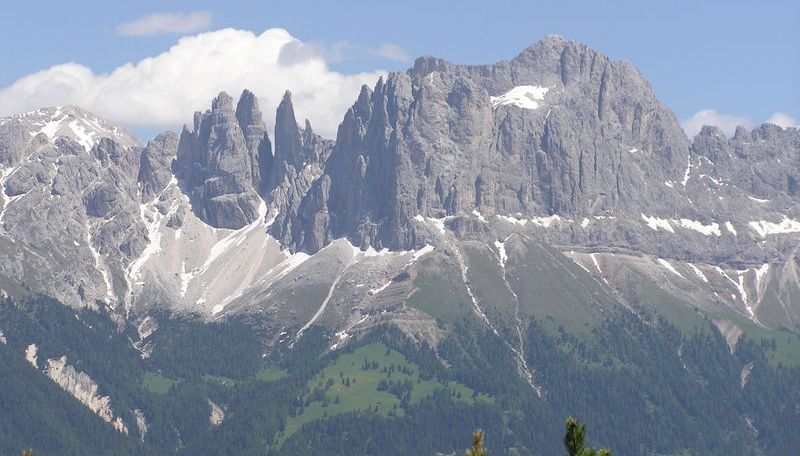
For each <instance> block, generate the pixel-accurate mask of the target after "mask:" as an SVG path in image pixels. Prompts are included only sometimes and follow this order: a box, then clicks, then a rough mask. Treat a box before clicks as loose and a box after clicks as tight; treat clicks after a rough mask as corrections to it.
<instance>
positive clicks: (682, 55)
mask: <svg viewBox="0 0 800 456" xmlns="http://www.w3.org/2000/svg"><path fill="white" fill-rule="evenodd" d="M562 3H567V2H556V1H517V2H511V1H493V2H487V1H481V2H478V1H440V2H431V1H429V2H424V1H408V2H382V1H374V0H373V1H342V0H340V1H336V2H304V1H292V2H286V1H282V2H276V1H261V2H242V1H226V2H225V3H224V5H223V4H222V3H221V2H211V1H192V2H181V1H157V2H156V1H138V2H122V1H119V2H113V1H112V2H108V1H105V2H99V1H98V2H95V1H86V2H52V3H49V4H48V5H47V6H46V7H44V6H43V5H42V3H41V2H13V3H10V2H9V3H7V4H5V5H4V13H3V14H2V16H0V39H2V41H3V42H4V43H5V46H4V49H5V51H4V52H3V56H2V58H0V68H2V69H1V70H0V93H2V90H3V88H8V87H9V86H11V85H12V84H14V83H15V81H18V80H19V79H20V78H22V77H25V76H26V75H30V74H32V73H34V72H37V71H40V70H45V69H47V68H50V67H52V66H53V65H57V64H62V63H67V62H75V63H78V64H80V65H81V66H83V67H87V68H88V69H90V70H91V71H92V72H93V73H94V74H95V75H101V74H103V73H109V72H111V71H113V70H115V69H117V68H118V67H120V66H122V65H125V64H126V63H129V62H134V63H136V62H139V61H141V60H142V59H145V58H147V57H151V56H156V55H159V54H160V53H164V52H166V51H168V50H169V49H170V47H171V46H173V45H175V43H176V42H177V40H178V38H179V37H180V36H182V35H196V34H198V33H203V32H204V31H212V30H218V29H221V28H227V27H230V28H235V29H240V30H249V31H251V32H253V33H254V34H255V35H259V34H260V33H261V32H263V31H264V30H267V29H270V28H276V27H277V28H283V29H285V30H286V31H288V33H289V34H291V37H293V38H295V39H297V40H300V41H302V42H304V43H308V44H313V45H314V48H313V49H314V50H315V52H317V54H318V55H317V56H318V57H319V58H322V59H323V60H324V61H325V63H326V64H327V66H328V68H329V70H332V71H334V72H338V73H343V74H346V75H349V74H356V73H358V74H361V76H360V78H361V80H365V81H367V80H369V79H370V78H371V77H372V76H374V74H377V73H375V71H377V70H388V71H392V70H403V69H405V68H407V67H408V66H409V65H410V64H411V63H412V62H411V61H410V60H408V59H406V58H404V57H405V56H409V57H410V58H411V59H413V57H415V56H418V55H423V54H430V55H436V56H440V57H444V58H446V59H448V60H451V61H453V62H456V63H491V62H494V61H497V60H502V59H509V58H512V57H514V56H515V55H516V54H517V53H519V52H520V51H521V50H522V49H524V48H525V47H527V46H529V45H531V44H533V43H534V42H536V41H537V40H538V39H540V38H541V37H542V36H544V35H546V34H548V33H557V34H560V35H562V36H564V37H566V38H570V39H575V40H577V41H581V42H584V43H586V44H588V45H589V46H591V47H593V48H595V49H597V50H600V51H601V52H603V53H605V54H607V55H609V56H611V57H612V58H614V59H625V60H629V61H631V62H633V63H634V64H635V65H636V66H637V67H638V68H639V69H640V70H641V71H642V73H643V74H644V76H645V77H646V78H647V79H648V80H649V81H650V82H651V84H652V85H653V88H654V89H655V92H656V94H657V96H658V97H659V98H660V99H661V100H662V101H664V102H665V103H666V104H668V105H669V106H670V107H671V108H672V109H673V110H674V111H675V112H676V114H677V115H678V117H679V118H680V119H684V120H685V119H689V118H691V117H692V116H693V115H695V114H696V113H698V112H700V111H703V110H709V109H710V110H714V111H715V112H716V114H715V115H719V116H724V115H728V116H730V118H729V121H731V122H739V123H748V122H750V123H752V124H758V123H760V122H762V121H764V120H766V119H768V118H770V117H771V116H772V115H773V114H774V113H775V112H781V113H784V114H786V115H788V116H790V117H792V118H794V119H800V90H798V88H797V83H798V81H800V27H798V24H800V2H797V1H788V0H787V1H758V2H756V1H753V2H740V1H702V2H701V1H658V2H656V1H641V0H639V1H614V2H612V1H573V2H568V3H567V4H562ZM198 11H200V12H203V14H206V16H203V17H200V18H199V19H198V18H197V17H195V18H194V19H196V20H199V22H198V23H196V24H195V27H194V28H196V29H197V30H191V29H192V24H189V25H188V26H187V27H188V28H185V29H184V31H183V32H182V33H181V32H176V33H161V34H153V35H150V36H130V33H129V34H128V35H126V34H125V33H121V29H120V27H119V26H120V25H121V24H125V23H130V22H131V21H134V20H136V19H137V18H141V17H143V16H147V15H151V14H155V13H163V12H174V13H191V12H198ZM184 19H185V18H184ZM195 22H197V21H195ZM204 22H207V24H205V23H204ZM173 26H174V24H173ZM179 28H180V27H179ZM134 32H135V29H134ZM140 32H141V31H140ZM145 32H146V30H145V31H144V32H141V33H140V34H142V33H145ZM232 42H235V41H232ZM12 49H13V51H12ZM309 49H311V48H309ZM387 50H388V51H387ZM255 70H257V69H255ZM255 70H254V71H255ZM230 71H236V70H235V69H233V68H232V69H230ZM326 74H327V73H326ZM266 76H267V75H266V74H265V77H266ZM196 77H198V78H201V77H202V75H197V76H196ZM309 77H311V76H309ZM356 79H358V78H354V79H353V81H349V80H348V82H345V83H343V84H344V87H347V90H350V87H351V86H356V85H359V84H360V82H359V83H358V84H356V82H358V81H356ZM92 81H93V82H91V83H95V82H94V81H95V80H94V79H93V80H92ZM31 90H32V89H31ZM37 90H38V89H37ZM300 90H301V91H302V90H303V88H301V89H300ZM308 90H311V89H308ZM267 91H269V92H270V94H269V97H268V98H266V99H265V100H266V101H267V102H268V103H269V104H271V102H272V100H273V98H275V97H276V96H277V95H276V96H273V95H271V93H272V92H277V89H276V90H273V89H272V88H271V87H269V88H267ZM6 92H7V95H8V96H11V94H16V95H15V96H16V97H17V99H19V98H20V95H18V94H19V93H23V94H28V93H29V92H10V91H8V90H6ZM213 95H214V94H213V93H204V94H202V99H204V100H208V99H210V98H211V97H212V96H213ZM259 95H260V94H259ZM48 97H50V98H48ZM53 97H56V95H54V94H48V95H47V96H42V97H41V100H43V101H49V100H50V99H51V98H53ZM347 97H350V94H349V93H348V94H347ZM30 98H31V102H33V101H37V100H39V98H36V97H30ZM312 98H313V97H312V96H311V95H309V96H307V97H306V100H308V101H307V103H308V105H309V106H310V105H311V103H312V101H311V100H312ZM77 99H78V100H80V99H81V98H80V97H78V98H77ZM67 101H70V100H67ZM337 103H339V102H338V101H336V102H333V101H330V103H329V105H330V106H329V107H328V109H333V108H332V107H331V106H337V107H338V106H339V105H338V104H337ZM26 106H27V105H25V104H24V103H21V102H19V100H16V101H15V102H14V103H10V104H9V103H7V104H6V105H3V104H2V102H1V101H0V113H2V114H8V113H9V112H2V111H4V110H5V111H9V110H14V109H15V107H19V109H21V108H22V107H26ZM192 106H194V105H192ZM98 109H99V110H100V111H104V110H105V112H108V113H111V117H113V112H114V110H113V109H111V108H109V107H107V106H106V107H103V106H102V105H100V106H99V108H98ZM301 110H302V109H301ZM105 112H101V114H105ZM307 112H308V113H309V115H310V117H311V118H312V121H313V120H315V119H314V115H315V114H316V115H317V116H320V117H323V116H321V115H320V114H319V113H318V112H317V110H315V109H312V108H310V107H309V108H308V109H307ZM342 114H343V112H342V113H340V114H338V115H339V116H341V115H342ZM706 114H707V116H706V118H707V119H710V121H712V122H713V121H720V122H722V121H724V120H725V118H724V117H714V115H708V113H706ZM187 116H188V114H187ZM709 116H710V117H709ZM140 117H147V115H146V114H142V115H140ZM719 119H722V120H719ZM115 120H116V119H115ZM121 121H122V122H123V124H125V123H129V124H132V128H134V129H139V130H142V129H145V130H146V129H147V128H155V126H153V125H147V123H146V122H143V123H141V124H139V123H137V122H134V121H131V120H130V119H122V120H121ZM165 122H166V120H165ZM325 122H327V123H330V122H331V121H327V120H325V119H323V120H322V123H323V124H325ZM326 125H327V124H326ZM157 126H160V124H159V125H157ZM328 128H330V127H328Z"/></svg>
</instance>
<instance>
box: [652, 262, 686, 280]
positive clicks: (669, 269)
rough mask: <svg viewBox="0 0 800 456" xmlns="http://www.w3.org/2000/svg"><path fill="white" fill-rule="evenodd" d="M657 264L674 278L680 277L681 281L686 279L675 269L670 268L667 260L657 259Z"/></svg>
mask: <svg viewBox="0 0 800 456" xmlns="http://www.w3.org/2000/svg"><path fill="white" fill-rule="evenodd" d="M658 264H660V265H661V266H664V268H666V269H667V270H668V271H669V272H671V273H673V274H675V275H676V276H678V277H680V278H681V279H685V278H686V277H684V276H683V274H681V273H680V272H678V270H677V269H675V267H674V266H672V264H671V263H670V262H669V261H667V260H665V259H663V258H659V259H658Z"/></svg>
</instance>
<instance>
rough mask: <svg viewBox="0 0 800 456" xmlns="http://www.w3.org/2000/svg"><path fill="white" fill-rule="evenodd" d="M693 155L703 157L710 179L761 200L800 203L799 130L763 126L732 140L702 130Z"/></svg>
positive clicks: (715, 131) (742, 131)
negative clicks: (788, 200) (779, 199)
mask: <svg viewBox="0 0 800 456" xmlns="http://www.w3.org/2000/svg"><path fill="white" fill-rule="evenodd" d="M692 152H693V153H694V154H697V155H698V156H700V157H703V158H704V159H705V160H704V164H705V165H708V166H709V167H710V168H711V169H710V170H708V173H707V174H709V175H711V176H713V177H716V178H717V179H718V180H721V181H725V182H728V183H729V184H730V185H732V186H734V187H736V188H739V189H741V190H743V191H746V192H749V193H750V194H751V195H752V196H754V197H756V198H758V199H768V200H769V199H776V198H790V199H792V200H794V201H798V199H800V130H798V129H796V128H787V129H783V128H781V127H778V126H776V125H772V124H764V125H762V126H760V127H758V128H755V129H753V130H752V131H750V132H747V131H746V130H745V129H744V128H741V127H740V128H738V129H737V130H736V133H735V134H734V136H733V138H730V139H728V138H727V137H726V136H725V134H724V133H722V132H721V131H720V130H718V129H717V128H714V127H703V129H702V130H701V132H700V134H698V135H697V136H696V137H695V138H694V142H693V143H692Z"/></svg>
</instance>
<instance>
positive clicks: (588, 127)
mask: <svg viewBox="0 0 800 456" xmlns="http://www.w3.org/2000/svg"><path fill="white" fill-rule="evenodd" d="M301 125H303V126H302V128H301V126H300V125H299V124H298V122H297V119H296V118H295V113H294V107H293V105H292V99H291V94H290V93H288V92H287V93H286V95H285V96H284V98H283V100H282V102H281V104H280V106H278V109H277V116H276V126H275V138H274V139H275V141H274V145H275V148H274V151H275V153H274V155H273V153H272V144H271V142H270V138H269V136H268V134H267V129H266V127H265V125H264V122H263V119H262V116H261V112H260V110H259V107H258V103H257V101H256V97H255V95H254V94H252V93H251V92H249V91H245V92H244V93H243V94H242V96H241V98H240V99H239V101H238V104H236V105H235V106H234V100H233V99H232V98H231V97H229V96H228V95H227V94H225V93H221V94H220V95H219V96H218V97H217V98H216V99H214V100H213V102H212V106H211V109H210V110H208V111H206V112H204V113H199V112H198V113H196V114H195V120H194V124H193V128H192V129H190V128H188V127H187V128H184V130H183V132H182V133H181V134H180V136H178V135H176V134H173V133H169V132H167V133H164V134H162V135H159V136H158V137H156V138H155V139H153V140H152V141H150V142H149V143H148V144H147V146H146V147H144V148H141V147H140V146H139V145H138V143H136V142H135V141H133V140H131V138H130V137H128V136H127V135H126V134H125V133H124V132H122V131H121V130H119V129H117V128H116V127H113V126H110V125H109V124H107V123H105V122H104V121H101V120H99V119H96V118H95V117H94V116H92V115H91V114H90V113H86V112H84V111H80V110H78V109H77V108H72V107H65V108H47V109H44V110H40V111H37V112H35V113H30V114H26V115H22V116H17V117H14V118H2V119H0V189H2V192H1V194H0V196H2V204H3V205H2V206H0V208H2V209H0V251H2V252H3V253H4V254H5V257H6V258H8V260H7V261H4V262H0V279H2V280H4V282H5V283H19V284H23V285H22V286H24V287H27V288H29V289H32V290H36V291H40V292H43V293H45V294H49V295H51V296H54V297H57V298H58V299H60V300H61V301H62V302H65V303H67V304H69V305H74V306H86V305H93V304H94V303H95V302H96V301H106V302H117V303H118V302H125V303H126V304H128V303H132V304H131V305H132V306H133V307H134V308H136V307H137V306H139V305H140V304H141V306H142V307H146V306H148V305H156V304H161V303H165V304H167V305H172V306H173V307H171V308H173V309H181V310H187V311H190V312H191V311H197V312H200V313H210V314H212V315H222V314H221V313H220V312H225V313H227V312H229V311H231V310H229V309H228V308H226V306H227V305H228V304H231V305H232V307H231V308H232V309H246V308H248V306H249V305H251V304H252V305H259V304H258V303H259V302H260V300H261V298H262V297H264V296H268V295H269V292H268V291H267V288H268V287H272V286H275V287H277V288H276V289H282V290H285V291H286V297H287V298H286V301H285V302H283V304H281V306H284V304H285V307H286V309H284V310H286V312H288V313H287V314H286V315H292V312H294V309H292V308H291V306H292V305H294V304H297V303H293V302H291V299H290V297H291V296H294V294H293V292H292V290H293V289H294V288H293V287H294V286H293V285H292V282H287V283H281V281H282V280H283V279H282V278H283V277H284V275H285V274H290V272H291V271H292V270H293V268H295V267H297V266H298V265H299V264H301V263H303V262H304V261H305V260H306V259H308V258H309V257H308V255H306V254H317V253H319V255H314V257H313V261H312V263H313V264H315V266H314V268H313V272H314V273H313V274H309V273H308V271H311V269H309V270H308V271H306V272H298V273H297V275H296V276H295V277H300V276H304V277H306V275H307V277H306V279H307V282H304V283H307V284H308V285H309V287H310V288H313V289H314V290H317V288H319V289H322V288H325V287H326V286H330V285H331V284H330V283H328V282H325V281H326V280H329V279H330V277H329V276H330V275H331V274H332V273H334V272H335V271H336V270H337V268H344V269H347V270H348V271H349V270H350V268H351V267H356V266H357V265H353V264H351V261H353V262H356V263H358V262H361V261H364V262H370V263H371V264H372V263H373V262H374V265H373V266H374V267H373V266H370V267H369V268H368V269H369V271H370V274H368V275H364V276H363V279H364V280H363V281H361V279H362V277H361V276H359V277H358V278H352V279H348V280H353V282H352V283H354V284H355V283H356V282H358V285H359V286H361V288H363V290H360V291H363V292H369V293H378V291H374V290H379V289H380V288H379V287H378V285H381V286H382V285H385V284H386V283H387V280H388V279H390V277H388V276H385V275H386V273H387V272H386V271H387V270H381V269H380V266H379V265H380V264H382V262H384V261H389V260H390V259H392V258H393V259H392V260H391V261H395V262H396V265H397V267H398V268H400V269H402V268H403V267H411V266H409V265H412V264H413V263H414V261H416V258H418V255H420V256H421V255H424V254H428V253H430V252H432V251H434V250H436V251H438V252H439V253H438V254H441V255H444V256H451V255H454V256H452V257H451V258H450V260H452V261H455V263H457V264H455V263H454V264H453V266H458V268H460V269H461V270H462V271H461V274H460V275H461V277H462V279H463V282H464V283H465V284H467V282H469V280H468V278H467V276H468V271H467V269H468V262H469V258H468V257H467V256H463V257H461V256H459V255H460V254H457V252H458V249H459V248H460V247H459V246H463V245H468V244H470V245H473V246H480V248H481V249H482V250H484V251H492V252H494V250H492V249H499V247H498V246H497V242H498V240H507V239H511V236H512V235H513V236H520V239H524V240H525V242H527V243H532V244H531V245H533V244H541V245H547V246H550V247H548V249H550V250H552V251H553V252H561V253H563V254H564V255H566V257H569V258H570V259H571V260H572V261H573V262H576V263H578V265H580V266H581V267H582V268H583V270H585V271H586V272H587V273H589V274H596V275H597V277H596V278H597V280H599V281H601V282H602V283H604V284H606V285H608V286H612V285H614V284H617V285H614V286H618V288H617V291H619V292H620V293H621V294H620V295H621V296H623V297H625V296H633V298H631V299H630V300H631V301H635V300H636V299H638V298H635V296H637V294H636V293H634V292H633V291H632V290H633V288H630V287H633V285H635V283H633V282H629V281H627V278H630V277H638V276H636V275H635V274H634V275H632V274H633V273H630V274H628V273H625V272H621V271H624V270H625V269H624V268H623V266H624V267H625V268H629V269H631V268H632V269H631V270H636V271H640V272H642V271H643V273H647V274H649V276H650V277H651V278H653V279H654V280H656V281H658V282H657V283H659V284H662V283H671V284H672V285H671V286H670V287H667V288H670V290H672V291H670V293H673V292H674V294H675V296H678V295H680V294H681V293H683V294H684V295H685V296H684V297H685V298H686V299H687V301H686V302H690V303H693V304H692V305H696V306H698V307H700V308H708V309H712V308H713V309H717V310H726V311H729V310H733V311H734V312H736V313H737V314H739V315H741V316H744V317H745V318H748V319H751V320H752V321H753V322H754V323H756V324H759V325H762V324H763V325H767V326H772V327H779V326H781V325H788V326H787V327H790V328H798V327H800V309H797V308H796V304H795V303H794V301H796V299H795V297H796V296H797V290H800V275H798V274H797V272H796V271H797V270H798V268H797V264H800V263H798V255H797V244H798V240H799V239H800V204H798V197H799V196H798V195H800V188H799V185H800V171H799V170H800V137H799V135H800V133H798V130H796V129H781V128H779V127H777V126H774V125H764V126H761V127H758V128H756V129H754V130H753V131H751V132H747V131H745V130H742V129H740V130H738V131H737V132H736V135H735V136H734V137H733V138H726V137H725V136H724V135H723V134H722V133H721V132H719V131H718V130H716V129H713V128H705V129H703V130H702V131H701V133H700V134H699V135H698V136H697V137H696V138H694V140H693V142H692V143H691V144H690V142H689V140H688V139H687V138H686V137H685V135H684V134H683V131H682V130H681V129H680V127H679V125H678V122H677V119H676V118H675V116H674V115H673V114H672V113H671V111H670V110H669V109H668V108H666V107H665V106H664V105H662V104H661V103H660V102H659V101H658V100H657V99H656V98H655V96H654V94H653V92H652V90H651V88H650V86H649V85H648V84H647V82H646V81H644V79H643V78H642V76H641V75H640V74H639V72H638V71H637V70H636V69H635V68H634V67H633V66H631V65H630V64H628V63H625V62H614V61H611V60H610V59H608V58H607V57H605V56H603V55H602V54H599V53H597V52H595V51H593V50H591V49H589V48H587V47H586V46H584V45H581V44H578V43H575V42H572V41H566V40H563V39H561V38H558V37H554V36H550V37H547V38H545V39H543V40H542V41H540V42H539V43H537V44H535V45H533V46H531V47H530V48H528V49H526V50H525V51H523V52H522V53H521V54H520V55H519V56H517V57H516V58H514V59H513V60H511V61H507V62H498V63H496V64H493V65H479V66H465V65H455V64H452V63H449V62H447V61H444V60H442V59H437V58H433V57H422V58H420V59H418V60H417V61H416V63H415V65H414V67H413V68H411V69H410V70H409V71H408V72H406V73H393V74H391V75H389V76H388V77H387V78H386V79H382V80H380V81H378V83H377V84H376V85H375V87H374V88H373V89H370V88H367V87H364V88H363V89H362V91H361V93H360V94H359V96H358V99H357V100H356V102H355V103H354V104H353V106H352V107H351V108H350V109H349V110H348V111H347V113H346V114H345V116H344V119H343V122H342V124H341V126H340V128H339V131H338V136H337V140H336V142H335V143H334V142H333V141H329V140H325V139H323V138H321V137H319V136H318V135H316V134H315V133H314V131H313V129H312V128H311V125H310V123H309V122H308V121H306V122H305V123H304V124H301ZM103 138H107V139H103ZM108 138H110V139H108ZM262 200H263V201H262ZM262 203H265V205H267V206H268V207H267V213H266V214H267V217H266V219H265V220H264V221H261V222H258V223H254V222H256V221H257V219H258V218H259V215H260V213H259V209H260V208H261V204H262ZM267 220H270V222H267ZM209 225H210V226H209ZM211 227H214V228H224V229H212V228H211ZM265 232H268V234H269V235H270V236H267V235H266V234H265ZM272 238H274V239H272ZM341 238H347V239H348V240H349V241H350V242H351V243H353V244H354V245H356V246H358V247H361V248H362V251H360V252H359V251H354V250H353V249H351V246H350V244H349V243H348V242H347V241H345V240H344V239H341ZM337 239H338V241H337ZM275 240H277V242H275ZM501 244H502V243H501ZM513 244H514V243H513V242H512V244H509V246H510V248H512V247H511V246H513ZM328 246H330V247H328ZM423 246H424V248H423ZM368 247H373V248H374V250H373V249H369V248H368ZM286 248H288V249H289V250H290V251H291V252H287V251H286ZM383 248H389V249H390V250H393V252H388V251H380V250H381V249H383ZM503 248H505V247H503ZM412 249H413V250H414V252H409V251H410V250H412ZM487 249H488V250H487ZM297 251H302V253H297ZM379 251H380V252H379ZM399 251H405V252H399ZM292 252H294V254H292ZM320 252H321V253H320ZM335 252H338V253H336V254H335V255H334V256H336V257H337V259H335V261H334V262H332V263H329V262H328V261H329V260H326V258H328V256H330V255H332V254H333V253H335ZM454 252H455V253H454ZM503 252H505V250H503ZM495 253H497V255H498V257H499V258H500V259H501V260H500V261H501V263H500V264H501V266H502V265H503V264H504V263H503V261H504V260H502V258H503V254H501V253H500V251H499V250H498V251H497V252H495ZM551 253H552V252H551ZM548 255H549V254H548ZM553 255H555V253H553ZM566 257H565V258H561V259H559V261H562V262H563V261H568V260H567V259H566ZM456 260H457V261H456ZM331 261H333V260H331ZM452 261H451V262H452ZM312 263H309V264H312ZM403 265H405V266H403ZM344 269H341V270H340V272H341V273H342V274H343V273H344V272H346V271H345V270H344ZM400 269H397V272H398V273H399V272H400ZM317 272H324V273H325V274H317ZM411 273H413V271H411ZM637 274H638V273H637ZM323 275H324V276H325V277H327V278H324V277H323ZM334 275H335V274H334ZM367 276H369V277H370V279H369V280H367ZM384 276H385V277H384ZM456 277H457V276H456ZM306 279H304V280H306ZM356 279H358V280H357V281H356ZM292 280H294V279H292ZM373 280H377V281H378V283H376V284H372V285H375V286H376V287H375V288H371V286H370V283H368V282H369V281H373ZM334 285H335V283H334ZM354 286H355V285H354ZM265 287H266V288H265ZM391 287H394V288H396V289H397V290H399V291H398V293H399V292H400V291H402V292H403V293H406V292H407V293H410V292H411V290H410V289H408V288H407V287H406V285H402V286H400V285H397V286H396V287H395V285H391ZM659 287H660V285H659ZM687 287H689V288H687ZM333 288H336V287H335V286H334V287H333ZM333 288H331V292H333V291H336V292H337V293H339V291H338V289H336V290H334V289H333ZM342 288H343V289H344V288H352V287H344V286H343V287H342ZM634 288H635V287H634ZM353 290H355V289H354V288H353V289H352V290H349V291H347V293H350V292H352V291H353ZM626 290H627V291H626ZM317 291H319V290H317ZM315 293H316V292H315ZM626 293H627V294H626ZM324 295H325V293H322V298H324ZM400 295H402V293H400ZM400 295H398V296H400ZM259 296H260V297H259ZM315 296H316V295H315ZM330 296H333V295H330ZM257 297H259V298H257ZM322 298H320V299H322ZM292 299H293V298H292ZM309 299H310V300H307V302H304V303H301V304H297V305H303V306H308V305H312V304H313V302H314V299H316V298H314V299H311V298H309ZM353 299H355V298H353ZM359 299H360V298H359ZM398 299H399V300H397V301H392V308H394V307H395V306H398V305H400V304H402V301H403V299H404V298H402V299H401V298H398ZM347 302H348V303H355V301H353V300H352V299H351V300H349V301H347ZM309 303H311V304H309ZM233 304H235V306H233ZM348 305H349V304H348ZM353 305H354V306H358V304H357V303H356V304H353ZM476 305H477V304H476ZM353 309H356V307H347V306H342V307H341V309H339V310H337V312H338V311H341V312H343V313H342V315H343V316H344V315H350V313H349V312H351V311H352V310H353ZM262 310H263V309H262ZM232 311H236V310H232ZM281 312H283V310H281ZM316 313H317V311H316V309H313V311H309V317H310V316H312V315H315V314H316ZM281 315H284V314H281ZM320 315H321V314H320ZM351 316H355V315H351ZM276 318H277V319H278V320H280V321H277V320H276V321H275V323H276V324H277V325H278V326H285V325H292V324H295V323H297V322H296V321H295V320H293V319H292V320H291V322H289V320H281V319H282V318H284V317H280V318H278V317H276ZM286 318H290V317H286ZM291 318H294V317H293V316H292V317H291ZM349 318H350V317H346V318H344V319H345V320H349ZM360 320H361V319H360V318H356V319H355V320H354V321H360ZM787 322H788V323H787ZM312 323H313V322H312ZM351 323H352V322H351ZM309 324H310V323H309ZM339 329H341V328H339Z"/></svg>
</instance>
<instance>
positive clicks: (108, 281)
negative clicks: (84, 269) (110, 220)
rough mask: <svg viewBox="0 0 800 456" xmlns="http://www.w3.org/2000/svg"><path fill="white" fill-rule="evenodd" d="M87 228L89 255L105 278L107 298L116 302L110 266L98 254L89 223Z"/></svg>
mask: <svg viewBox="0 0 800 456" xmlns="http://www.w3.org/2000/svg"><path fill="white" fill-rule="evenodd" d="M85 228H86V246H87V247H89V253H91V254H92V258H94V268H95V269H96V270H97V271H99V272H100V275H102V276H103V282H104V283H105V285H106V298H108V301H109V302H115V301H116V300H117V296H116V295H115V294H114V284H113V283H112V282H111V274H110V273H109V271H108V266H106V264H105V262H104V261H103V259H102V257H101V256H100V252H98V251H97V249H96V248H95V247H94V244H92V233H91V229H90V226H89V223H88V222H87V223H86V225H85ZM76 244H77V243H76ZM77 245H80V244H77Z"/></svg>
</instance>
